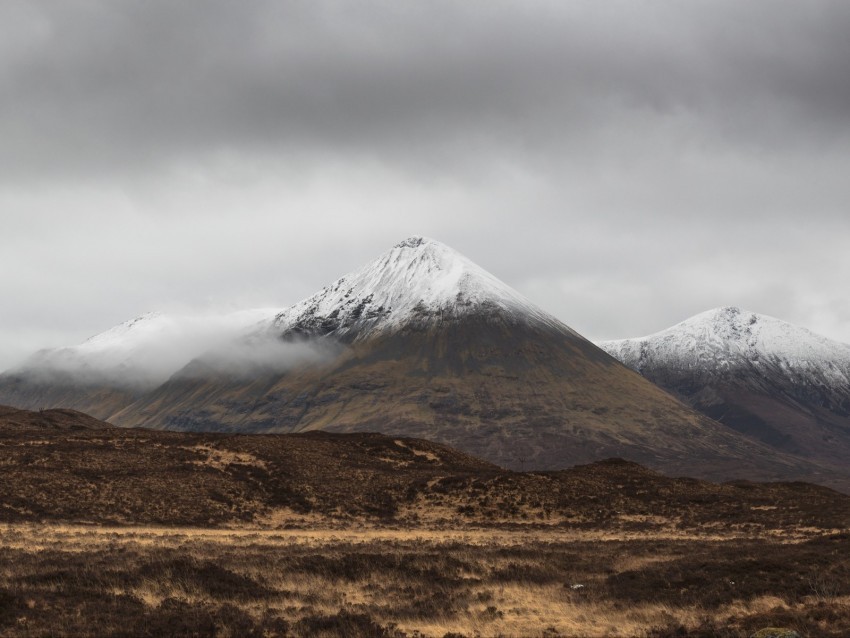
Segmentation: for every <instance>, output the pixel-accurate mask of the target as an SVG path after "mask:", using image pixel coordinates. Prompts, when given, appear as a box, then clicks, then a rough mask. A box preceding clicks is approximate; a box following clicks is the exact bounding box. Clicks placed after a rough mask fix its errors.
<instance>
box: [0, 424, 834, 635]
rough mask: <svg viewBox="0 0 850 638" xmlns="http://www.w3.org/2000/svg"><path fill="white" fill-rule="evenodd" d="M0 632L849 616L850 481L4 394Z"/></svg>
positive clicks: (562, 626)
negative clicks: (248, 425)
mask: <svg viewBox="0 0 850 638" xmlns="http://www.w3.org/2000/svg"><path fill="white" fill-rule="evenodd" d="M0 472H2V482H0V635H2V636H63V635H70V636H208V635H217V636H383V637H401V636H408V637H413V636H434V637H444V636H455V637H457V636H468V637H470V638H471V637H473V636H482V637H484V636H541V637H542V636H547V637H550V638H551V637H555V636H645V637H654V638H665V637H672V636H704V637H708V636H721V637H730V638H731V637H736V638H737V637H745V636H749V635H750V634H752V633H753V632H754V631H756V630H758V629H759V628H762V627H766V626H783V627H788V628H792V629H795V630H797V631H798V632H799V633H800V634H801V635H802V636H805V637H807V638H816V637H818V636H834V637H838V636H846V635H850V563H848V561H847V559H846V557H847V556H848V555H850V533H848V528H850V497H848V496H846V495H842V494H839V493H837V492H833V491H831V490H829V489H826V488H822V487H816V486H812V485H808V484H803V483H791V484H781V483H777V484H755V483H733V484H722V485H718V484H712V483H707V482H703V481H697V480H693V479H674V478H668V477H665V476H662V475H660V474H657V473H655V472H652V471H650V470H647V469H644V468H642V467H640V466H638V465H635V464H633V463H627V462H625V461H618V460H609V461H605V462H600V463H596V464H592V465H586V466H581V467H576V468H573V469H569V470H565V471H560V472H534V473H517V472H509V471H505V470H501V469H499V468H498V467H496V466H494V465H491V464H488V463H485V462H482V461H479V460H477V459H475V458H473V457H470V456H468V455H465V454H462V453H459V452H456V451H454V450H452V449H450V448H447V447H445V446H442V445H437V444H432V443H428V442H425V441H419V440H415V439H402V438H398V437H386V436H382V435H376V434H349V435H343V434H336V435H334V434H328V433H310V434H302V435H277V436H275V435H263V436H261V435H245V436H234V435H213V434H184V433H169V432H158V431H150V430H124V429H119V428H113V427H111V426H109V425H107V424H104V423H101V422H99V421H96V420H94V419H91V418H90V417H86V416H85V415H81V414H80V413H76V412H73V411H65V410H57V411H53V410H48V411H45V412H43V413H38V412H23V411H17V410H12V409H2V412H0Z"/></svg>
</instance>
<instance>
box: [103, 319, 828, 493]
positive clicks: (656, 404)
mask: <svg viewBox="0 0 850 638" xmlns="http://www.w3.org/2000/svg"><path fill="white" fill-rule="evenodd" d="M201 365H202V364H201V363H199V362H198V363H196V364H195V366H194V367H193V368H192V369H189V370H186V371H184V373H183V374H181V375H176V376H175V377H174V378H172V380H171V381H169V382H168V383H166V384H164V385H163V386H161V387H160V388H159V389H157V390H156V391H155V392H153V393H151V394H150V395H148V396H147V397H145V398H144V399H143V400H141V401H139V402H137V403H135V404H133V405H132V406H130V407H129V408H128V409H126V410H123V411H121V412H119V413H117V414H115V415H113V417H112V420H113V421H114V422H115V423H116V424H118V425H122V426H144V427H150V428H165V429H175V430H196V431H200V430H224V431H231V432H299V431H308V430H317V429H324V430H330V431H338V432H355V431H380V432H383V433H385V434H390V435H400V436H413V437H418V438H426V439H430V440H434V441H438V442H441V443H445V444H448V445H452V446H454V447H457V448H458V449H461V450H464V451H465V452H468V453H471V454H475V455H477V456H480V457H482V458H485V459H487V460H489V461H492V462H494V463H497V464H499V465H502V466H505V467H511V468H513V469H562V468H565V467H569V466H571V465H574V464H576V463H588V462H592V461H595V460H599V459H601V458H605V457H610V456H622V457H625V458H629V459H631V460H634V461H637V462H640V463H644V464H646V465H649V466H651V467H653V468H656V469H660V470H663V471H667V472H670V473H676V474H685V473H687V474H691V475H695V476H700V477H704V478H711V479H723V480H725V479H729V478H749V479H754V480H755V479H765V480H771V479H788V478H794V479H802V478H805V479H809V480H812V481H816V482H821V483H825V484H832V485H839V486H842V485H844V483H842V481H841V479H840V478H836V476H834V475H830V474H829V473H826V472H821V471H820V468H818V467H817V466H815V465H812V464H809V463H807V462H805V461H802V460H800V459H797V458H795V457H793V456H790V455H785V454H782V453H780V452H777V451H775V450H772V449H770V448H769V447H768V446H765V445H762V444H760V443H758V442H753V441H750V440H748V439H746V438H744V437H741V436H740V435H737V434H736V433H734V432H730V431H729V430H728V429H726V428H724V427H722V426H720V425H718V424H717V423H715V422H713V421H711V420H710V419H707V418H705V417H703V416H702V415H699V414H698V413H696V412H694V411H693V410H691V409H690V408H687V407H686V406H684V405H683V404H682V403H680V402H679V401H677V400H676V399H674V398H673V397H672V396H670V395H669V394H667V393H665V392H664V391H662V390H660V389H659V388H658V387H656V386H654V385H653V384H651V383H649V382H648V381H646V380H645V379H643V378H642V377H641V376H640V375H638V374H636V373H634V372H632V371H630V370H628V369H627V368H626V367H624V366H623V365H621V364H620V363H618V362H617V361H615V360H614V359H612V358H611V357H609V356H608V355H607V354H605V353H604V352H603V351H601V350H599V349H598V348H596V347H595V346H594V345H593V344H591V343H589V342H587V341H586V340H584V339H582V338H581V337H579V336H577V335H575V334H574V333H572V332H571V331H569V330H568V329H566V328H560V327H558V326H552V325H545V324H541V323H539V322H534V321H528V320H525V319H522V320H518V319H517V318H516V317H515V316H512V315H510V314H506V313H500V312H497V311H493V312H490V313H489V314H487V315H467V316H465V317H463V318H462V319H457V320H452V321H443V322H432V321H421V322H414V323H410V324H408V325H407V326H406V327H404V328H403V329H402V330H399V331H395V332H388V333H384V334H382V335H380V336H378V337H376V338H372V339H367V340H362V341H355V342H354V343H351V344H349V346H348V347H347V348H346V349H345V351H344V352H343V353H342V354H341V355H340V356H339V357H337V358H336V359H335V360H334V361H332V362H331V363H329V364H325V365H322V366H308V367H302V368H300V369H298V370H296V371H292V372H290V373H287V374H283V375H266V376H262V377H258V378H253V379H251V380H248V381H244V380H238V379H233V378H231V377H228V376H227V375H226V374H222V373H221V372H220V371H219V372H216V371H215V370H212V369H205V370H202V369H200V366H201Z"/></svg>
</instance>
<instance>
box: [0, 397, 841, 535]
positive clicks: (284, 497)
mask: <svg viewBox="0 0 850 638" xmlns="http://www.w3.org/2000/svg"><path fill="white" fill-rule="evenodd" d="M0 447H2V448H3V455H4V456H3V463H4V474H3V476H4V480H3V481H2V482H1V483H0V521H3V522H27V521H29V522H39V521H41V522H51V521H52V522H64V523H68V522H72V523H73V522H90V523H98V524H163V525H196V526H204V527H208V526H214V527H215V526H232V525H237V524H250V525H259V526H261V527H262V526H272V527H278V526H282V525H283V526H285V525H299V524H301V525H303V524H311V525H312V524H315V523H316V522H317V521H321V522H323V523H325V524H333V522H334V521H338V522H340V523H346V521H348V522H349V523H350V522H351V521H352V520H359V521H361V522H368V521H374V522H377V521H383V522H385V523H386V522H388V521H391V522H393V523H394V524H405V525H421V524H438V525H447V524H449V525H453V526H457V525H465V524H472V525H490V524H494V525H504V524H506V523H514V524H524V525H527V524H536V525H546V526H549V525H567V526H570V527H578V528H604V529H607V530H614V529H649V528H652V527H653V526H655V525H661V526H670V525H674V526H676V527H677V528H678V529H684V528H700V527H701V526H704V525H705V524H708V523H713V524H716V525H721V526H723V527H724V528H729V529H744V527H746V526H749V527H746V529H749V530H750V533H752V532H753V531H755V529H756V528H763V529H783V528H785V527H788V526H800V525H803V524H804V525H808V526H811V527H818V528H821V529H826V530H830V529H843V528H847V527H848V526H850V496H846V495H842V494H839V493H837V492H834V491H832V490H829V489H827V488H823V487H817V486H814V485H809V484H803V483H794V484H783V483H775V484H752V483H740V484H725V485H716V484H712V483H706V482H702V481H697V480H693V479H673V478H668V477H665V476H662V475H660V474H658V473H655V472H652V471H650V470H647V469H645V468H643V467H640V466H638V465H635V464H633V463H629V462H626V461H622V460H616V459H614V460H609V461H604V462H599V463H596V464H593V465H587V466H581V467H575V468H572V469H570V470H566V471H561V472H534V473H515V472H510V471H505V470H501V469H499V468H497V467H495V466H493V465H491V464H489V463H486V462H483V461H480V460H478V459H475V458H473V457H470V456H468V455H465V454H462V453H459V452H456V451H454V450H452V449H450V448H447V447H445V446H441V445H436V444H433V443H429V442H427V441H420V440H416V439H401V438H395V437H387V436H383V435H378V434H331V433H325V432H311V433H306V434H294V435H241V436H233V435H224V434H209V433H205V434H201V433H179V432H160V431H151V430H142V429H130V430H128V429H121V428H115V427H111V426H109V425H108V424H104V423H101V422H98V421H96V420H94V419H91V418H90V417H87V416H85V415H82V414H79V413H75V412H73V411H45V412H43V413H27V412H21V411H16V410H10V409H0ZM346 524H347V523H346ZM742 526H744V527H742Z"/></svg>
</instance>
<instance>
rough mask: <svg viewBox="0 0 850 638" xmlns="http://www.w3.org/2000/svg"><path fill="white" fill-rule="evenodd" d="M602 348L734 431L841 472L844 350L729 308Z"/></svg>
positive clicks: (847, 427) (849, 359) (845, 449)
mask: <svg viewBox="0 0 850 638" xmlns="http://www.w3.org/2000/svg"><path fill="white" fill-rule="evenodd" d="M599 345H600V347H602V348H603V349H604V350H606V351H607V352H608V353H609V354H611V355H612V356H614V357H615V358H617V359H618V360H619V361H621V362H623V363H624V364H625V365H627V366H629V367H630V368H632V369H633V370H636V371H637V372H640V373H641V374H642V375H643V376H644V377H646V378H647V379H649V380H650V381H652V382H654V383H656V384H658V385H659V386H661V387H663V388H665V389H666V390H668V391H670V392H672V393H673V394H675V395H676V396H677V397H679V398H681V399H683V400H684V401H686V402H687V403H689V404H690V405H692V406H693V407H695V408H696V409H698V410H700V411H701V412H703V413H704V414H706V415H708V416H710V417H712V418H713V419H716V420H718V421H720V422H722V423H724V424H726V425H727V426H729V427H730V428H732V429H734V430H736V431H738V432H741V433H743V434H746V435H748V436H751V437H753V438H755V439H758V440H760V441H763V442H765V443H767V444H769V445H772V446H774V447H776V448H777V449H780V450H783V451H787V452H792V453H795V454H799V455H803V456H806V457H808V458H813V459H818V460H823V461H828V462H830V463H832V464H834V465H836V466H838V467H846V464H847V458H849V457H850V345H847V344H844V343H840V342H837V341H833V340H830V339H827V338H826V337H822V336H820V335H817V334H814V333H813V332H810V331H809V330H806V329H805V328H801V327H798V326H795V325H792V324H790V323H787V322H785V321H782V320H780V319H776V318H774V317H768V316H765V315H759V314H756V313H753V312H748V311H746V310H741V309H739V308H732V307H729V308H718V309H715V310H709V311H708V312H704V313H701V314H699V315H696V316H695V317H691V318H690V319H687V320H685V321H683V322H681V323H679V324H677V325H675V326H673V327H671V328H668V329H666V330H663V331H661V332H658V333H656V334H653V335H649V336H648V337H642V338H639V339H624V340H622V341H606V342H602V343H600V344H599Z"/></svg>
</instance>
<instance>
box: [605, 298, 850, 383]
mask: <svg viewBox="0 0 850 638" xmlns="http://www.w3.org/2000/svg"><path fill="white" fill-rule="evenodd" d="M598 345H599V346H600V347H601V348H602V349H603V350H605V351H607V352H608V353H609V354H610V355H612V356H613V357H614V358H616V359H619V360H620V361H621V362H623V363H625V364H626V365H628V366H629V367H631V368H634V369H635V370H638V371H641V370H642V369H644V368H645V367H646V366H655V365H665V366H672V367H676V368H680V369H681V368H695V367H703V368H705V369H728V368H731V367H734V366H736V365H737V364H738V363H740V362H747V363H748V364H753V365H758V364H759V363H768V362H769V363H776V364H779V365H780V366H781V367H784V368H787V369H789V370H790V369H796V370H801V369H806V368H818V369H820V370H821V371H823V372H826V373H827V374H829V375H830V376H832V377H834V380H835V382H836V383H845V384H846V383H848V378H850V345H847V344H844V343H841V342H838V341H834V340H832V339H828V338H826V337H823V336H821V335H818V334H815V333H813V332H811V331H810V330H807V329H806V328H802V327H800V326H796V325H794V324H791V323H788V322H787V321H783V320H781V319H777V318H775V317H770V316H768V315H762V314H757V313H754V312H750V311H747V310H742V309H740V308H737V307H734V306H726V307H722V308H715V309H712V310H708V311H706V312H702V313H700V314H698V315H695V316H693V317H690V318H689V319H686V320H685V321H682V322H681V323H678V324H676V325H674V326H672V327H670V328H667V329H666V330H662V331H660V332H657V333H655V334H651V335H648V336H646V337H639V338H635V339H622V340H618V341H603V342H600V343H599V344H598Z"/></svg>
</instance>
